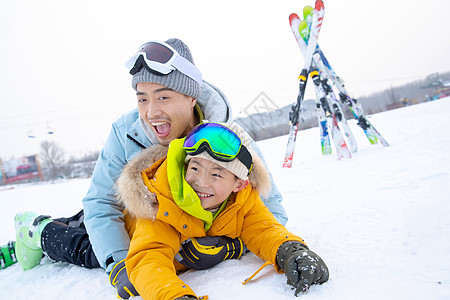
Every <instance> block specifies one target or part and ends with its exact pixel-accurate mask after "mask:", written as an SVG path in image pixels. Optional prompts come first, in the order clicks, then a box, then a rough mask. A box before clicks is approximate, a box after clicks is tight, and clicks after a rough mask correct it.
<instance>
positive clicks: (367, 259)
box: [0, 98, 450, 300]
mask: <svg viewBox="0 0 450 300" xmlns="http://www.w3.org/2000/svg"><path fill="white" fill-rule="evenodd" d="M449 114H450V98H446V99H441V100H438V101H434V102H430V103H424V104H420V105H415V106H411V107H406V108H402V109H397V110H393V111H389V112H385V113H381V114H377V115H374V116H373V117H372V118H371V121H372V123H373V124H374V125H375V127H377V129H378V130H379V131H380V132H381V133H382V134H383V135H384V136H385V138H386V139H387V140H388V141H389V143H390V144H391V147H387V148H385V147H383V146H381V145H370V144H369V142H368V140H367V139H366V137H365V136H364V134H363V132H362V130H361V129H360V128H359V127H357V125H356V124H355V122H354V121H351V122H350V125H351V128H352V130H353V132H354V134H355V135H356V138H357V141H358V145H359V151H358V152H357V153H355V154H354V155H353V158H352V159H343V160H341V161H338V160H337V159H336V156H335V155H332V156H329V157H323V156H322V155H321V152H320V142H319V133H318V129H317V128H313V129H310V130H305V131H301V132H299V133H298V138H297V145H296V151H295V155H294V164H293V168H292V169H283V168H282V167H281V165H282V159H283V155H284V151H285V147H286V142H287V137H286V136H283V137H278V138H274V139H271V140H265V141H262V142H259V143H258V144H259V145H260V147H261V149H262V151H263V152H264V154H265V157H266V160H267V162H268V164H269V166H270V168H271V171H272V174H273V176H274V179H275V181H276V183H277V185H278V187H279V189H280V191H281V193H282V194H283V197H284V202H283V204H284V206H285V208H286V210H287V212H288V215H289V222H288V226H287V227H288V228H289V229H290V230H291V231H292V232H294V233H296V234H298V235H300V236H301V237H303V238H304V239H305V241H306V242H307V244H308V245H309V247H310V248H311V250H313V251H315V252H316V253H318V254H319V255H320V256H321V257H322V258H323V259H324V260H325V262H326V263H327V264H328V266H329V269H330V273H331V278H330V280H329V282H327V283H326V284H324V285H322V286H313V287H312V288H311V289H310V292H309V293H308V295H307V296H304V298H305V299H311V300H312V299H450V259H449V257H450V196H449V195H450V156H449V155H448V149H450V135H449V131H450V118H449ZM88 185H89V181H88V180H74V181H69V182H64V183H58V184H51V185H31V186H20V187H15V188H14V189H12V190H3V191H1V188H0V207H1V210H0V211H1V213H0V215H1V220H0V226H1V231H0V243H1V244H4V243H6V242H7V241H9V240H11V239H14V236H15V233H14V226H13V218H14V215H15V213H16V212H18V211H22V210H33V211H36V212H39V213H46V214H51V215H52V216H54V217H57V216H69V215H71V214H74V213H76V212H77V211H78V210H80V209H81V207H82V206H81V198H82V197H83V196H84V193H85V192H86V190H87V188H88ZM262 263H263V262H262V261H261V260H260V259H259V258H258V257H256V256H254V255H253V254H248V255H245V256H244V257H243V258H242V259H240V260H237V261H226V262H223V263H222V264H220V265H219V266H217V267H215V268H213V269H210V270H205V271H190V272H187V273H186V274H183V275H182V278H183V279H184V280H185V282H186V283H187V284H189V285H190V286H191V287H192V288H193V289H194V290H195V291H196V292H197V293H198V295H208V296H209V298H210V299H212V300H219V299H295V297H294V295H293V291H291V289H290V287H288V286H287V285H286V279H285V277H284V275H283V274H277V273H275V271H274V270H273V269H272V268H271V267H268V268H266V269H264V270H263V271H262V272H261V273H260V274H259V275H258V276H257V277H256V278H255V279H254V280H253V281H251V282H250V283H249V284H247V285H245V286H243V285H242V284H241V282H242V281H243V280H244V279H246V278H247V277H249V276H250V275H251V274H253V272H254V271H255V270H256V269H257V268H258V267H259V266H260V265H261V264H262ZM0 295H1V296H0V298H2V299H78V300H79V299H115V298H116V295H115V291H114V289H113V288H112V287H111V286H110V285H109V283H108V279H107V276H106V275H105V274H104V272H103V270H101V269H97V270H87V269H84V268H81V267H76V266H71V265H68V264H63V263H52V262H51V261H49V260H48V259H44V260H43V261H42V264H41V265H40V266H38V267H36V268H35V269H33V270H30V271H25V272H24V271H22V270H21V269H20V267H19V265H17V264H16V265H14V266H12V267H9V268H7V269H5V270H1V271H0Z"/></svg>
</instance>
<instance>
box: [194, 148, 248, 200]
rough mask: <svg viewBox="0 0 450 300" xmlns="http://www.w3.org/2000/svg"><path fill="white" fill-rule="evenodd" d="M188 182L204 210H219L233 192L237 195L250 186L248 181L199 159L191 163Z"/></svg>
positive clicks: (195, 158) (196, 158)
mask: <svg viewBox="0 0 450 300" xmlns="http://www.w3.org/2000/svg"><path fill="white" fill-rule="evenodd" d="M186 181H187V183H189V185H190V186H191V187H192V188H193V189H194V191H195V192H196V193H197V195H198V197H199V198H200V201H201V203H202V207H203V208H204V209H214V208H218V207H219V206H220V205H221V204H222V203H223V201H225V200H226V199H227V198H228V196H230V194H231V193H232V192H235V193H237V192H239V191H240V190H242V189H243V188H245V186H246V185H247V184H248V180H242V179H239V178H237V177H236V176H235V175H234V174H233V173H231V172H230V171H228V170H227V169H224V168H223V167H221V166H219V165H218V164H215V163H213V162H211V161H209V160H206V159H203V158H199V157H193V158H191V160H190V161H189V164H188V167H187V171H186Z"/></svg>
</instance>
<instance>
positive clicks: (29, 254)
mask: <svg viewBox="0 0 450 300" xmlns="http://www.w3.org/2000/svg"><path fill="white" fill-rule="evenodd" d="M49 218H50V216H41V215H38V214H36V213H33V212H25V213H18V214H17V215H16V216H15V218H14V221H15V226H16V249H15V250H16V256H17V260H18V261H19V264H20V266H21V267H22V269H24V270H30V269H32V268H34V267H35V266H37V265H38V264H39V263H40V262H41V259H42V255H43V252H42V247H41V233H42V230H43V229H44V227H45V226H46V225H47V224H48V223H50V222H52V220H51V219H49Z"/></svg>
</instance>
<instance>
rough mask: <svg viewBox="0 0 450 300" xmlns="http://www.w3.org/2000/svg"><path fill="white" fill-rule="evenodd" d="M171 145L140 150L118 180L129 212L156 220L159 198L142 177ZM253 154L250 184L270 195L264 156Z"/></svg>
mask: <svg viewBox="0 0 450 300" xmlns="http://www.w3.org/2000/svg"><path fill="white" fill-rule="evenodd" d="M167 150H168V147H167V146H162V145H155V146H151V147H149V148H147V149H144V150H142V151H141V152H139V153H138V154H137V155H136V156H135V157H134V158H133V159H132V160H130V161H129V162H128V163H127V164H126V165H125V167H124V168H123V171H122V173H121V175H120V177H119V179H118V180H117V182H116V192H117V198H118V201H119V203H120V204H121V205H123V206H124V207H125V208H126V209H127V210H128V212H129V213H130V214H131V215H132V216H135V217H138V218H146V219H154V218H155V217H156V214H157V212H158V201H157V199H156V196H155V194H153V193H151V192H150V191H149V190H148V188H147V186H146V185H145V184H144V181H143V179H142V171H144V170H145V169H147V168H149V167H150V166H152V165H153V164H154V163H156V162H157V161H159V160H162V159H165V157H166V156H167ZM249 150H250V152H251V154H252V157H253V169H252V172H251V174H250V175H249V181H250V184H251V185H252V186H253V188H256V190H257V191H258V193H259V194H260V195H261V196H267V194H268V193H269V191H270V188H271V183H270V176H269V173H268V171H267V169H266V167H265V165H264V163H263V161H262V159H261V158H260V157H259V156H258V155H257V154H256V153H255V151H253V150H252V149H249Z"/></svg>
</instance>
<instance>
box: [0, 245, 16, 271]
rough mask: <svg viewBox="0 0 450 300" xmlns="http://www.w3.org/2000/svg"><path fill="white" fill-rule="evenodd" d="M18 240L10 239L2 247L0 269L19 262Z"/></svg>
mask: <svg viewBox="0 0 450 300" xmlns="http://www.w3.org/2000/svg"><path fill="white" fill-rule="evenodd" d="M15 245H16V242H14V241H10V242H8V244H6V245H4V246H2V247H1V248H0V269H4V268H6V267H9V266H10V265H13V264H15V263H16V262H17V257H16V251H15V248H16V247H15Z"/></svg>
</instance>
